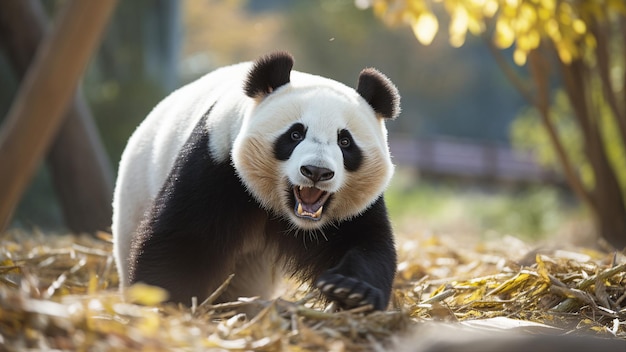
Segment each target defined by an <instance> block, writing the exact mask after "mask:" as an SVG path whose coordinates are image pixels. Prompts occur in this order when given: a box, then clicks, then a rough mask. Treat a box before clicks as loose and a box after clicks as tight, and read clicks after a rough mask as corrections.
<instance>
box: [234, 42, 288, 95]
mask: <svg viewBox="0 0 626 352" xmlns="http://www.w3.org/2000/svg"><path fill="white" fill-rule="evenodd" d="M292 68H293V57H292V56H291V55H290V54H289V53H286V52H277V53H273V54H269V55H267V56H264V57H262V58H260V59H258V60H257V61H255V62H254V66H253V67H252V69H251V70H250V72H249V73H248V78H247V79H246V83H245V85H244V91H245V92H246V95H247V96H249V97H250V98H264V97H265V96H267V95H268V94H270V93H272V92H273V91H275V90H276V89H277V88H279V87H281V86H283V85H285V84H287V83H289V82H290V75H291V69H292Z"/></svg>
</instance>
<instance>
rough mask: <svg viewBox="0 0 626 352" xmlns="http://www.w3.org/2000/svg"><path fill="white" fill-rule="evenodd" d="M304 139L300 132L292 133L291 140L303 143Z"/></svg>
mask: <svg viewBox="0 0 626 352" xmlns="http://www.w3.org/2000/svg"><path fill="white" fill-rule="evenodd" d="M302 139H303V137H302V133H300V132H299V131H293V132H291V140H292V141H295V142H298V141H301V140H302Z"/></svg>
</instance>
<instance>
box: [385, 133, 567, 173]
mask: <svg viewBox="0 0 626 352" xmlns="http://www.w3.org/2000/svg"><path fill="white" fill-rule="evenodd" d="M389 145H390V149H391V154H392V155H393V161H394V164H396V165H398V166H409V167H415V168H417V169H418V170H419V171H420V172H421V173H423V174H431V175H445V176H452V177H461V178H470V179H484V180H494V181H504V182H522V183H523V182H543V183H558V184H560V183H563V180H562V178H561V177H560V175H559V174H558V173H556V172H555V171H553V170H549V169H546V168H544V167H542V166H541V165H539V163H538V162H537V160H536V159H535V158H534V157H533V156H532V155H531V154H529V153H525V152H522V151H517V150H513V149H512V148H510V147H507V146H504V145H499V144H495V143H481V142H474V141H468V140H462V139H454V138H446V137H438V138H428V139H419V140H416V139H409V138H402V137H398V136H390V138H389Z"/></svg>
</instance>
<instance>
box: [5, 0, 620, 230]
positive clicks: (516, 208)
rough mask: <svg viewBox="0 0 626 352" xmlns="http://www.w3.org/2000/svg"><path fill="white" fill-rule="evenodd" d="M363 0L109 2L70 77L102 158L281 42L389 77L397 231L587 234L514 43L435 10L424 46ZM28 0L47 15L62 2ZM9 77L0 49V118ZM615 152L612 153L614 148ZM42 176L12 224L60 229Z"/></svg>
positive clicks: (339, 72) (346, 78)
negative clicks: (216, 73) (89, 54)
mask: <svg viewBox="0 0 626 352" xmlns="http://www.w3.org/2000/svg"><path fill="white" fill-rule="evenodd" d="M392 2H393V1H387V2H385V1H383V2H382V3H392ZM470 2H471V3H476V2H477V1H470ZM376 3H379V2H377V1H373V2H368V1H357V2H356V3H355V1H354V0H320V1H308V0H264V1H254V0H249V1H245V0H221V1H220V0H134V1H120V2H119V3H118V4H117V8H116V9H115V12H114V14H113V16H112V18H111V20H110V23H109V25H108V27H107V30H106V32H105V34H104V37H103V39H102V42H101V45H100V47H99V49H98V51H97V53H96V54H95V56H94V58H93V59H92V62H91V64H90V66H89V68H88V70H87V72H86V74H85V76H84V79H83V82H82V92H83V96H84V97H85V99H86V101H87V102H88V106H89V108H90V110H91V112H92V114H93V116H94V119H95V122H96V125H97V131H98V133H99V135H100V138H101V139H102V142H103V145H104V148H105V150H106V158H107V162H108V163H110V165H111V166H112V167H111V169H112V170H113V172H115V170H116V169H117V163H118V161H119V158H120V155H121V153H122V150H123V148H124V146H125V143H126V140H127V139H128V137H129V136H130V134H131V133H132V132H133V130H134V128H135V127H136V126H137V125H138V124H139V123H140V122H141V121H142V120H143V119H144V118H145V116H146V115H147V114H148V112H149V111H150V110H151V109H152V107H153V106H154V105H155V104H156V103H158V102H159V101H160V100H161V99H163V98H164V97H165V96H166V95H167V94H168V93H169V92H171V91H173V90H174V89H176V88H177V87H180V86H181V85H184V84H185V83H187V82H190V81H192V80H194V79H196V78H198V77H200V76H202V75H204V74H206V73H207V72H209V71H211V70H213V69H215V68H217V67H220V66H223V65H228V64H232V63H236V62H240V61H248V60H253V59H255V58H256V57H258V56H260V55H263V54H265V53H267V52H270V51H273V50H287V51H289V52H291V53H292V54H293V55H294V57H295V59H296V64H295V69H297V70H299V71H305V72H310V73H313V74H318V75H322V76H327V77H330V78H333V79H335V80H337V81H340V82H343V83H345V84H347V85H349V86H353V87H354V86H355V84H356V79H357V77H358V74H359V72H360V70H361V69H362V68H364V67H376V68H378V69H379V70H380V71H382V72H384V73H385V74H386V75H387V76H388V77H389V78H390V79H391V80H392V81H393V82H394V83H395V84H396V85H397V86H398V88H399V90H400V93H401V95H402V114H401V115H400V117H399V118H398V119H397V120H395V121H391V122H389V123H388V124H387V126H388V129H389V133H390V144H391V149H392V154H393V155H394V162H395V164H396V165H397V173H396V176H395V178H394V181H393V183H392V185H391V187H390V189H389V192H388V193H387V194H386V199H387V202H388V205H389V208H390V211H391V214H392V216H393V219H394V226H395V227H396V230H397V231H399V232H402V233H406V234H409V235H410V234H413V233H434V234H440V233H441V234H458V235H460V236H475V237H477V238H489V237H491V236H503V235H513V236H519V237H522V238H525V239H529V240H536V239H545V238H549V237H554V236H567V238H568V240H570V241H572V242H576V241H585V240H588V239H589V238H591V237H592V236H593V235H594V233H595V232H597V231H596V230H594V227H593V226H592V225H591V223H592V212H591V211H590V210H589V207H585V206H583V205H584V204H583V203H581V202H580V201H579V200H578V199H579V197H576V195H575V194H574V193H573V192H571V191H570V187H569V186H568V183H567V180H566V179H565V177H564V176H563V174H562V173H561V172H560V168H559V166H558V162H556V161H555V158H554V153H553V152H551V151H550V148H549V146H547V145H548V144H549V142H546V140H545V138H546V137H545V132H544V131H543V130H542V126H541V124H540V122H539V121H540V118H539V117H538V114H537V112H536V109H533V108H532V106H531V105H532V104H530V103H529V101H528V99H525V98H524V96H523V94H520V91H519V90H518V89H516V87H515V85H514V84H513V83H512V81H511V79H510V77H508V76H507V72H506V70H503V66H502V65H506V67H508V68H509V69H510V70H513V71H514V72H513V73H514V74H518V75H520V76H521V77H530V76H529V73H528V70H527V67H526V66H525V65H519V64H518V65H516V64H515V63H514V62H513V60H514V56H515V54H516V52H515V49H514V48H512V47H511V48H501V49H497V50H496V51H497V53H496V54H494V50H493V49H494V48H493V46H492V45H490V43H489V40H485V38H484V36H483V37H481V36H480V35H477V36H474V35H467V37H466V38H464V42H463V43H462V45H460V46H459V45H451V44H450V38H449V36H448V33H447V31H446V28H447V26H448V25H449V23H447V22H446V20H445V19H442V20H440V21H441V23H440V24H439V27H440V32H439V33H437V35H435V36H434V38H433V39H432V43H429V45H424V44H422V42H423V40H422V41H420V40H417V39H416V36H415V35H414V32H413V31H412V28H411V26H410V25H406V24H402V23H395V24H394V23H391V22H390V21H385V20H384V19H383V17H384V14H383V15H381V13H382V12H384V11H385V9H384V8H383V9H382V10H381V7H378V8H376V7H375V8H374V10H373V9H372V7H371V6H372V5H376ZM416 3H420V1H416ZM434 3H437V2H434ZM461 3H462V2H461ZM41 4H42V5H43V8H44V9H45V12H46V14H47V15H48V16H49V17H50V18H54V16H55V15H56V14H57V13H58V11H59V8H60V7H61V6H62V5H63V4H64V1H52V0H45V1H42V2H41ZM357 5H358V6H357ZM431 6H432V8H429V11H430V10H432V11H434V12H435V13H436V14H443V13H445V12H446V9H444V8H443V7H442V5H440V4H432V5H431ZM377 11H378V12H377ZM387 11H388V9H387ZM418 17H419V16H417V17H416V18H418ZM442 18H444V16H442ZM413 29H415V28H413ZM455 46H458V47H455ZM616 65H617V64H616ZM620 67H621V66H620ZM620 67H617V66H616V68H615V67H614V69H618V68H620ZM508 74H511V72H509V73H508ZM19 80H20V78H19V75H17V74H16V73H15V71H14V69H13V68H12V64H11V62H10V60H9V59H8V58H7V55H6V52H5V51H0V116H5V115H6V113H7V111H8V110H9V108H10V104H11V102H12V99H13V97H14V95H15V93H16V91H17V88H18V85H19ZM550 85H551V87H555V93H553V94H551V96H550V104H552V105H553V106H554V107H555V109H553V110H554V111H556V113H555V114H554V116H556V117H555V120H556V119H558V117H559V116H564V115H567V114H571V111H570V110H567V101H566V100H567V99H566V98H564V96H563V94H564V93H557V89H556V88H558V86H559V81H558V80H554V81H552V82H550ZM559 94H561V95H559ZM559 97H561V98H559ZM559 99H560V100H559ZM558 107H561V109H560V110H558V109H556V108H558ZM559 111H560V112H559ZM564 119H565V118H562V119H561V120H558V121H565V120H564ZM570 124H571V122H570ZM568 126H569V125H568V124H567V121H565V122H563V123H560V124H559V130H560V131H561V133H562V134H563V135H564V136H565V137H567V138H568V139H567V140H568V141H570V140H572V142H570V143H569V144H568V145H569V146H568V148H570V149H571V150H573V152H571V153H572V155H578V154H580V153H581V152H580V147H578V148H579V149H576V148H577V147H576V146H577V145H579V144H580V141H578V142H576V138H578V137H577V136H578V135H577V133H578V132H576V131H575V130H574V129H573V128H570V129H569V130H568ZM568 131H569V132H568ZM542 138H543V139H542ZM577 143H578V144H577ZM620 145H621V144H620ZM616 153H617V154H618V155H621V156H623V154H620V153H622V150H621V149H620V150H618V151H617V152H616ZM574 162H575V163H576V160H574ZM582 163H583V161H580V162H579V163H576V165H582ZM4 167H5V166H4V165H3V166H2V168H4ZM3 172H6V170H4V171H3ZM581 172H582V171H581ZM620 173H623V170H621V171H620ZM113 177H114V176H113ZM590 182H592V181H590ZM53 184H54V182H53V181H52V180H51V176H50V171H49V167H48V166H47V164H45V163H44V164H42V166H41V167H40V168H39V171H38V172H37V175H36V177H35V179H34V180H33V182H32V183H31V185H30V187H29V188H28V190H27V191H26V193H25V195H24V196H23V198H22V200H21V202H20V203H19V206H18V208H17V210H16V213H15V215H14V217H13V220H12V225H11V226H12V227H17V228H26V229H32V228H37V229H42V230H44V231H56V232H64V231H67V230H68V226H67V222H66V221H65V220H64V213H63V209H62V206H61V205H60V202H59V199H58V197H57V193H56V192H55V187H54V186H53ZM623 215H624V214H622V216H623Z"/></svg>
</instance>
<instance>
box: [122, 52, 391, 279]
mask: <svg viewBox="0 0 626 352" xmlns="http://www.w3.org/2000/svg"><path fill="white" fill-rule="evenodd" d="M251 67H252V66H251V63H243V64H238V65H233V66H229V67H225V68H222V69H219V70H216V71H214V72H212V73H210V74H208V75H206V76H204V77H202V78H201V79H199V80H197V81H195V82H193V83H191V84H189V85H187V86H184V87H182V88H181V89H179V90H177V91H175V92H174V93H172V94H171V95H170V96H168V97H167V98H166V99H164V100H163V101H162V102H161V103H159V104H158V105H157V106H156V107H155V108H154V110H153V111H152V112H151V113H150V114H149V115H148V117H147V118H146V119H145V120H144V121H143V122H142V123H141V125H140V126H139V127H138V128H137V130H136V131H135V132H134V134H133V135H132V136H131V138H130V139H129V141H128V145H127V147H126V149H125V151H124V153H123V154H122V158H121V161H120V165H119V173H118V179H117V183H116V187H115V194H114V199H113V226H112V230H113V239H114V255H115V259H116V263H117V266H118V271H119V277H120V285H121V287H125V286H127V285H128V284H129V278H128V262H127V261H128V257H129V253H130V247H131V241H132V237H133V236H134V233H135V231H136V229H137V227H138V226H139V224H140V222H141V220H142V218H143V217H144V214H145V213H146V212H147V211H148V210H149V209H150V206H151V204H152V202H153V200H154V199H155V197H156V196H157V193H158V192H159V190H160V188H161V187H162V185H163V184H164V182H165V180H166V178H167V176H168V174H169V172H170V170H171V169H172V167H173V165H174V162H175V160H176V157H177V155H178V153H179V151H180V149H181V147H182V146H183V144H184V143H185V141H186V140H187V138H188V136H189V135H190V134H191V131H192V130H193V128H194V127H195V126H196V124H197V123H198V121H199V120H200V119H201V117H202V116H203V115H204V114H205V113H207V112H208V111H209V108H210V107H211V106H213V108H212V111H211V113H210V115H209V119H208V122H207V127H208V129H209V131H210V142H209V143H210V145H209V146H207V147H208V148H209V149H210V152H211V156H212V157H213V158H214V159H215V160H216V161H224V160H227V159H228V158H232V160H233V164H234V165H235V167H236V169H237V172H238V174H239V176H240V178H241V180H242V181H243V183H244V184H245V186H246V187H247V188H248V190H249V191H250V192H251V193H252V194H253V195H254V196H255V198H256V199H257V200H258V201H259V203H261V204H262V206H264V207H265V208H266V209H268V210H271V211H273V212H275V213H276V214H282V216H284V217H286V218H288V219H290V220H291V221H292V223H293V224H294V225H295V226H296V227H298V228H302V229H311V228H316V227H321V226H325V225H326V224H329V223H332V222H333V221H337V220H345V219H348V218H350V217H353V216H355V215H357V214H359V213H360V212H362V211H364V210H365V209H366V208H367V207H368V206H369V205H370V204H371V203H372V202H373V201H374V200H376V198H377V197H378V196H379V195H380V194H381V193H382V191H383V190H384V188H385V187H386V185H387V183H388V182H389V179H390V178H391V175H392V173H393V165H392V164H391V160H390V157H389V152H388V149H387V135H386V129H385V127H384V123H383V121H382V119H380V118H377V117H376V116H375V114H374V111H373V110H372V109H371V107H369V105H368V104H367V103H366V102H365V100H364V99H362V98H361V97H360V96H359V94H358V93H357V92H355V91H354V90H353V89H351V88H348V87H347V86H344V85H343V84H341V83H338V82H336V81H333V80H330V79H326V78H322V77H318V76H313V75H309V74H305V73H300V72H296V71H292V73H291V83H290V84H287V85H285V86H283V87H280V88H278V89H277V90H276V91H275V92H273V93H272V94H270V95H269V96H268V97H267V98H265V99H264V100H262V101H260V102H258V101H255V100H254V99H252V98H249V97H247V96H246V95H245V93H244V91H243V85H244V80H245V78H246V75H247V74H248V72H249V70H250V68H251ZM297 121H300V122H302V123H303V124H305V125H306V126H307V128H308V130H307V136H306V139H305V140H304V141H303V142H302V143H301V144H300V145H299V146H298V147H297V148H296V149H295V150H294V153H293V154H292V157H291V158H290V159H289V160H288V161H286V162H281V163H278V162H277V160H273V159H274V158H273V151H272V145H273V142H274V140H275V139H276V138H277V137H278V136H279V135H280V134H282V133H283V132H284V131H286V130H287V129H288V128H289V127H290V126H291V125H292V124H293V123H295V122H297ZM344 128H347V129H348V130H350V131H351V133H352V136H353V138H354V139H355V142H356V143H357V144H358V145H359V146H360V147H361V149H362V150H363V153H364V155H365V156H366V158H367V160H368V163H366V164H365V165H364V166H363V168H367V169H369V170H370V171H364V172H365V174H362V173H361V172H360V171H359V172H357V173H356V175H355V174H351V173H348V172H346V171H345V170H344V168H343V162H342V155H341V151H340V149H339V147H338V145H337V140H336V138H337V132H338V131H339V130H341V129H344ZM253 142H254V143H259V144H253ZM259 158H261V159H262V160H259ZM301 165H315V166H319V167H325V168H329V169H331V170H333V171H334V172H335V176H334V177H333V178H332V179H331V180H329V181H325V182H324V183H323V184H319V185H318V187H319V188H322V189H324V190H326V191H329V192H338V193H337V194H336V195H335V197H336V199H335V201H333V202H332V203H331V205H330V208H329V209H328V210H326V209H325V210H324V213H325V215H324V217H323V219H322V221H319V222H312V221H308V220H303V219H300V218H298V217H296V216H295V215H294V214H293V210H292V209H289V207H287V206H286V198H285V192H283V191H282V187H284V185H285V184H286V182H287V181H289V182H291V183H292V184H296V185H309V183H310V181H309V180H308V179H306V178H304V177H302V176H301V175H300V173H299V169H300V166H301ZM269 172H271V173H273V174H274V176H275V178H276V179H275V180H274V179H272V180H261V178H266V176H267V174H268V173H269ZM367 172H369V173H370V174H367ZM259 173H261V174H259ZM218 187H219V185H218ZM342 192H343V193H342ZM285 214H287V215H285ZM326 214H328V215H326Z"/></svg>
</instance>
